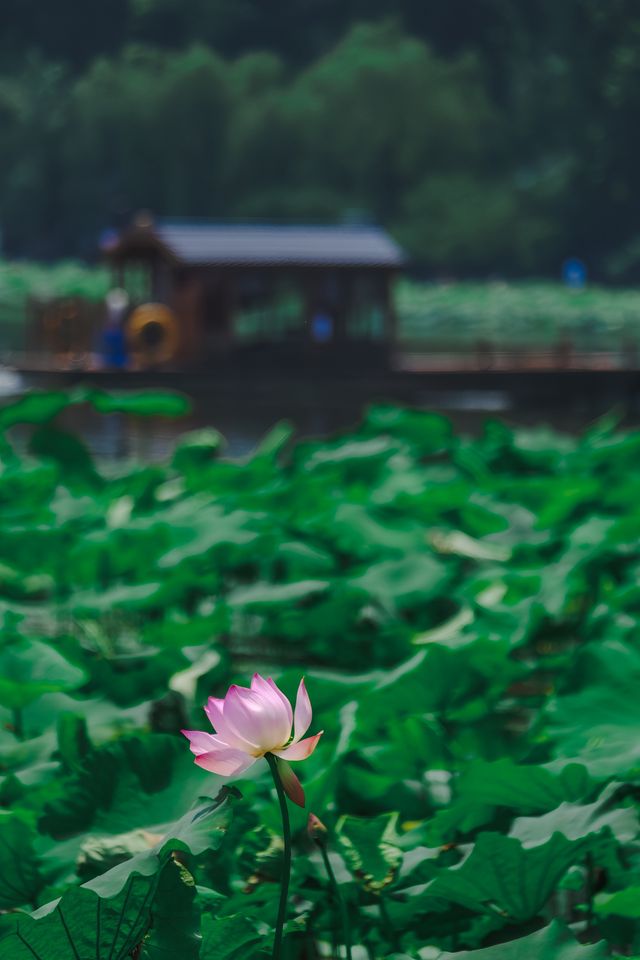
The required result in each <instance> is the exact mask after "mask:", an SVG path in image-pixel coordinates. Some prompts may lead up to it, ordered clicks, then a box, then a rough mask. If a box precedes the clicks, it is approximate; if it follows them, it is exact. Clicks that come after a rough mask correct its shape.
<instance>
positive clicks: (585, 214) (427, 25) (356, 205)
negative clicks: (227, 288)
mask: <svg viewBox="0 0 640 960" xmlns="http://www.w3.org/2000/svg"><path fill="white" fill-rule="evenodd" d="M3 12H4V14H5V18H4V19H5V29H3V31H2V37H0V118H1V120H2V122H1V124H0V205H1V209H2V227H3V235H4V239H5V242H6V247H7V251H8V252H9V253H10V254H13V255H15V254H19V255H29V256H35V257H42V256H53V257H59V256H62V255H69V254H74V255H75V254H78V253H81V254H92V253H93V252H94V251H95V243H96V237H97V234H98V232H99V231H100V230H101V229H103V228H104V227H106V226H108V225H109V224H113V223H114V222H117V221H118V220H121V219H123V218H125V217H128V216H129V215H131V214H132V213H133V212H134V211H135V210H136V209H138V208H141V207H147V208H151V209H152V210H154V211H155V212H156V213H157V214H158V215H160V216H177V217H188V216H205V217H211V216H214V217H217V218H228V217H267V218H281V217H284V218H303V219H306V218H321V219H325V218H330V219H333V218H335V217H341V216H344V215H349V214H353V213H354V212H358V211H359V212H360V213H364V214H365V215H367V216H370V217H373V218H374V219H376V220H379V221H381V222H382V223H384V224H385V225H386V226H388V227H389V228H391V229H392V230H393V231H394V233H395V234H396V235H397V237H398V238H399V240H400V241H401V242H402V243H404V244H405V245H406V246H407V248H408V250H409V251H410V253H412V254H413V255H414V256H415V257H416V258H417V259H418V260H419V261H420V262H421V263H423V264H424V265H425V266H426V267H427V268H428V269H429V270H430V271H435V272H447V273H449V272H454V273H456V274H458V275H460V274H469V273H486V272H489V273H493V272H495V271H499V272H501V273H502V272H507V273H532V272H540V271H545V272H550V273H551V274H553V275H557V271H558V269H559V264H560V261H561V260H562V259H563V258H564V257H565V256H567V255H568V254H578V255H581V256H583V257H584V258H586V259H587V261H588V262H589V263H590V265H591V267H592V268H593V269H594V271H595V272H596V273H597V274H598V275H599V276H601V277H604V276H606V277H608V278H611V279H619V278H622V277H625V276H627V277H633V276H634V275H636V274H637V258H638V243H639V235H638V227H637V217H636V213H635V211H636V209H637V205H638V191H639V190H640V187H639V185H638V178H637V175H636V170H637V166H638V152H639V150H640V141H639V140H638V138H637V136H636V133H635V130H636V127H637V124H635V117H636V113H637V108H638V89H639V87H638V70H639V67H640V59H639V57H638V37H639V31H640V20H639V16H638V10H637V7H636V5H635V4H634V3H633V2H632V0H612V2H611V3H609V4H607V5H606V7H605V6H603V5H602V4H601V3H598V2H597V0H564V2H563V3H561V4H559V3H553V2H551V0H509V2H505V0H477V2H474V3H469V2H466V0H449V2H447V3H446V4H436V3H424V2H422V0H401V2H398V0H374V2H368V3H364V2H363V0H350V2H340V3H338V2H337V0H281V2H276V3H264V2H263V0H215V2H213V0H192V2H190V3H184V2H181V0H112V2H111V3H109V4H108V7H107V6H105V5H104V4H101V3H98V2H95V0H91V2H89V0H87V2H86V3H85V4H83V7H82V11H81V12H79V11H78V9H77V4H76V3H74V2H72V0H62V2H60V3H56V4H55V5H52V4H51V3H49V2H48V0H34V2H31V3H23V2H22V0H7V3H5V9H4V11H3Z"/></svg>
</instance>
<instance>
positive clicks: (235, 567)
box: [0, 389, 640, 960]
mask: <svg viewBox="0 0 640 960" xmlns="http://www.w3.org/2000/svg"><path fill="white" fill-rule="evenodd" d="M80 403H83V404H88V405H90V406H91V407H93V408H94V409H96V410H98V411H100V412H102V413H105V414H109V413H114V412H117V413H120V414H131V415H135V416H137V417H144V416H145V415H151V414H152V415H158V414H160V415H164V416H179V415H181V414H182V413H184V412H185V410H186V407H187V404H186V401H185V400H184V399H183V398H181V397H179V396H174V395H169V394H154V393H139V394H133V393H130V394H123V395H113V394H108V393H104V392H102V391H99V390H90V389H85V390H77V391H75V392H73V393H58V392H45V393H34V394H29V395H26V396H24V397H23V398H21V399H20V400H18V401H17V402H16V403H13V404H11V405H8V406H5V407H4V408H3V409H2V410H1V411H0V428H1V439H0V518H1V523H2V527H1V529H2V536H1V537H0V616H1V617H2V621H3V629H2V634H1V641H0V722H1V729H0V960H34V958H35V960H143V958H144V960H198V958H199V960H231V958H243V960H252V958H260V957H269V956H271V955H272V950H273V939H274V928H275V924H276V915H277V912H278V902H279V896H280V882H281V879H282V875H283V840H282V827H281V820H280V813H279V809H278V803H277V799H276V790H275V789H274V783H273V781H272V779H271V777H270V772H269V766H268V765H267V763H265V762H263V760H261V759H260V760H259V761H257V762H255V763H254V764H253V765H252V766H251V767H250V769H248V770H246V771H245V772H243V773H241V774H239V775H238V776H236V777H226V778H223V777H220V776H218V775H216V774H215V773H211V772H207V770H205V769H202V767H201V766H198V765H196V764H194V763H193V756H192V754H191V753H190V752H189V744H188V742H187V740H186V739H185V738H184V737H183V736H182V735H181V733H180V730H181V729H184V728H185V727H186V728H188V729H190V730H206V729H209V727H208V725H207V724H208V721H207V719H206V717H205V715H204V713H203V710H202V707H203V705H204V704H205V703H206V702H207V698H208V697H209V696H210V695H213V696H215V697H223V696H224V695H225V692H226V691H227V689H228V688H229V686H230V684H233V683H237V684H241V685H244V686H248V684H249V682H250V680H251V677H252V675H253V674H254V673H255V672H256V671H258V672H260V673H261V674H263V675H264V676H272V677H273V678H274V680H275V681H276V682H277V684H278V685H279V687H280V688H281V689H282V691H284V693H285V694H286V696H287V697H288V698H289V699H290V700H292V701H293V700H294V699H295V694H296V689H297V688H298V684H299V681H300V678H301V676H302V675H303V674H304V676H305V682H306V688H307V690H308V693H309V697H310V702H311V705H312V707H313V719H312V725H311V728H310V733H314V734H315V733H316V732H319V731H320V730H321V729H323V730H324V734H323V736H322V737H321V739H320V741H319V743H318V744H317V747H316V749H315V750H314V751H313V753H312V754H311V755H310V756H309V757H308V758H306V759H304V761H303V762H301V763H297V764H296V765H295V769H296V773H297V774H298V776H299V778H300V781H301V782H302V786H303V788H304V792H305V794H306V808H305V809H304V810H303V809H302V808H300V807H298V806H296V805H295V804H291V805H290V806H289V814H290V817H291V831H292V838H293V868H292V874H291V885H290V890H289V897H288V903H287V922H286V926H285V928H284V942H283V945H282V949H283V951H284V952H283V954H282V955H283V956H286V957H287V958H288V960H303V958H304V960H308V958H316V957H317V958H322V957H324V958H339V957H352V958H353V960H378V958H395V960H410V958H412V960H455V958H470V960H471V958H476V960H539V958H540V960H541V958H544V960H600V958H607V957H614V958H620V957H629V956H635V957H638V956H639V955H640V925H639V919H640V844H639V825H638V812H639V809H638V808H639V798H640V695H639V694H640V541H639V535H640V481H639V479H638V478H639V476H640V432H623V431H620V430H618V429H617V427H616V424H615V422H614V421H613V420H611V419H606V420H601V421H599V422H597V423H595V424H594V425H593V426H592V427H591V428H590V429H589V430H588V431H586V432H585V433H584V434H582V435H581V436H580V437H577V438H570V437H566V436H563V435H560V434H558V433H555V432H552V431H550V430H547V429H543V428H539V429H526V430H525V429H519V430H515V431H514V430H511V429H509V428H507V427H506V426H505V425H503V424H502V423H500V422H497V421H488V422H487V423H486V425H485V428H484V431H483V432H482V434H481V436H479V437H477V438H475V439H473V440H472V439H468V438H466V437H464V436H462V435H457V434H456V433H455V432H454V431H453V429H452V427H451V425H450V423H449V422H448V421H447V420H446V419H444V418H442V417H440V416H436V415H434V414H430V413H426V412H419V411H416V410H409V409H402V408H399V407H393V406H389V405H377V406H373V407H371V408H370V409H369V410H368V411H367V412H366V413H365V414H364V416H363V419H362V421H361V423H360V425H359V426H358V428H357V429H356V430H353V431H351V432H349V433H343V434H341V435H339V436H336V437H333V438H330V439H325V440H322V441H296V438H295V435H294V434H293V431H292V428H291V427H290V426H288V425H286V424H279V425H276V426H275V427H274V428H273V430H272V431H271V432H270V433H269V434H268V435H267V436H266V437H265V438H264V439H263V441H262V442H261V443H260V444H259V445H258V446H257V447H256V449H255V450H254V451H253V452H252V454H251V455H249V456H247V457H245V458H243V459H241V460H240V459H235V460H233V459H228V458H225V456H224V445H223V441H222V438H221V437H220V435H219V434H217V433H215V431H212V430H204V431H198V432H195V433H187V434H184V435H183V436H182V438H181V440H180V442H179V443H178V444H177V446H176V448H175V451H174V453H173V456H172V458H171V460H170V462H168V463H166V464H153V465H149V464H140V463H139V464H131V463H128V464H124V463H122V462H120V463H109V464H102V463H96V462H94V460H93V459H92V457H91V456H90V454H89V452H88V450H87V449H86V447H85V446H84V445H83V444H82V443H81V441H80V440H79V439H78V438H77V437H75V436H73V435H72V434H70V433H68V432H66V431H65V430H64V429H63V428H62V427H61V426H59V425H58V422H59V418H60V416H61V415H62V414H63V413H64V411H65V410H66V409H67V408H68V407H69V406H73V405H76V404H80ZM15 427H18V428H19V430H20V431H21V436H22V435H23V434H24V431H27V432H28V434H29V441H28V447H27V449H26V450H23V442H22V440H21V443H20V445H19V448H18V447H17V446H16V444H15V443H14V436H13V435H14V428H15ZM18 449H19V450H20V452H18ZM225 709H226V708H225ZM304 709H305V710H306V707H305V708H304ZM296 716H297V714H296ZM219 732H220V731H219ZM309 813H313V814H314V815H315V816H316V817H317V818H319V819H320V821H321V822H322V824H323V825H324V829H323V828H321V827H318V825H317V823H316V821H312V827H311V830H310V831H309V830H308V829H307V816H308V814H309Z"/></svg>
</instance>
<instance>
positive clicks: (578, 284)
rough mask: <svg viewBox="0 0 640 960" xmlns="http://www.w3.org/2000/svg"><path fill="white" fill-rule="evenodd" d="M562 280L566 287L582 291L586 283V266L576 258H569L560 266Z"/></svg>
mask: <svg viewBox="0 0 640 960" xmlns="http://www.w3.org/2000/svg"><path fill="white" fill-rule="evenodd" d="M562 279H563V280H564V282H565V283H566V285H567V286H568V287H572V288H573V289H574V290H582V288H583V287H584V286H585V284H586V282H587V267H586V264H585V263H584V262H583V261H582V260H579V259H578V257H569V258H568V259H567V260H565V261H564V263H563V264H562Z"/></svg>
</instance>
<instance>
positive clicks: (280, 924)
mask: <svg viewBox="0 0 640 960" xmlns="http://www.w3.org/2000/svg"><path fill="white" fill-rule="evenodd" d="M265 759H266V761H267V763H268V764H269V767H270V768H271V774H272V776H273V782H274V784H275V787H276V792H277V794H278V801H279V803H280V814H281V816H282V837H283V840H284V856H283V859H282V879H281V881H280V903H279V905H278V919H277V920H276V931H275V934H274V938H273V953H272V954H271V956H272V960H281V958H282V956H283V952H282V943H283V937H284V925H285V921H286V919H287V899H288V896H289V878H290V876H291V824H290V823H289V810H288V807H287V798H286V796H285V792H284V787H283V786H282V781H281V779H280V774H279V772H278V761H277V759H276V757H274V755H273V754H272V753H266V754H265Z"/></svg>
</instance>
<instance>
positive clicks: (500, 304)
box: [395, 280, 640, 359]
mask: <svg viewBox="0 0 640 960" xmlns="http://www.w3.org/2000/svg"><path fill="white" fill-rule="evenodd" d="M395 302H396V309H397V312H398V337H399V340H400V342H401V343H403V344H404V345H405V346H407V347H411V346H415V347H418V348H420V347H421V346H424V347H430V348H432V349H438V348H441V349H445V350H446V349H452V350H460V349H461V348H462V349H464V348H467V349H469V348H473V347H474V346H475V345H476V344H477V342H478V340H483V341H485V342H488V343H492V344H495V345H496V346H498V347H505V348H510V347H511V348H523V349H526V348H533V349H536V348H539V349H540V348H541V349H549V348H550V347H552V346H553V345H554V344H557V343H558V342H559V341H560V340H561V339H564V338H568V339H569V340H570V341H571V343H572V345H573V346H574V347H575V348H576V349H577V350H584V351H599V350H605V351H611V350H617V351H624V350H626V351H627V352H629V350H630V349H631V344H632V343H636V342H637V330H638V317H639V316H640V294H638V292H637V291H636V290H632V289H629V288H626V289H625V288H620V289H612V288H604V287H598V286H590V287H587V288H585V289H584V290H572V289H570V288H569V287H564V286H561V285H560V284H559V283H533V282H531V283H526V282H521V283H504V282H494V283H449V284H431V283H430V284H427V283H413V282H410V281H405V280H403V281H401V282H400V283H399V284H398V286H397V287H396V297H395ZM629 359H630V358H629Z"/></svg>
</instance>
